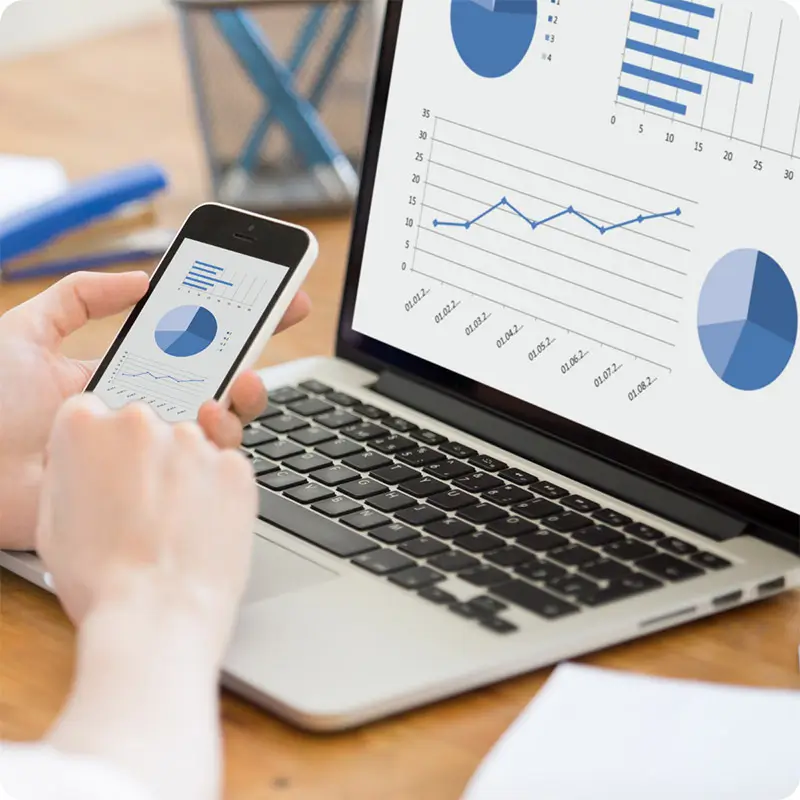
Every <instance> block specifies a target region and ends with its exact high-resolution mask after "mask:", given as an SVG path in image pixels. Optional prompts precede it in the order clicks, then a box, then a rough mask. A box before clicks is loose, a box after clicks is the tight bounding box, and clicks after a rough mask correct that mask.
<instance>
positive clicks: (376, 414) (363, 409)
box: [353, 403, 389, 419]
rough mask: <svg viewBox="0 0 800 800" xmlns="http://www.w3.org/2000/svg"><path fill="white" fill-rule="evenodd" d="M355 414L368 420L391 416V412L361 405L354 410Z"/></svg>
mask: <svg viewBox="0 0 800 800" xmlns="http://www.w3.org/2000/svg"><path fill="white" fill-rule="evenodd" d="M353 413H354V414H359V415H360V416H362V417H366V418H367V419H383V418H384V417H388V416H389V412H388V411H384V410H383V409H382V408H378V407H377V406H371V405H367V404H361V403H359V405H357V406H355V407H354V408H353Z"/></svg>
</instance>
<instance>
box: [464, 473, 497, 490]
mask: <svg viewBox="0 0 800 800" xmlns="http://www.w3.org/2000/svg"><path fill="white" fill-rule="evenodd" d="M455 485H456V486H458V487H459V488H460V489H463V490H464V491H465V492H472V493H473V494H480V493H481V492H488V491H489V489H496V488H497V487H498V486H502V485H503V481H501V480H499V479H498V478H495V476H494V475H488V474H487V473H485V472H474V473H473V474H472V475H466V476H465V477H463V478H459V479H458V480H457V481H455Z"/></svg>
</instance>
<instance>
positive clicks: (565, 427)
mask: <svg viewBox="0 0 800 800" xmlns="http://www.w3.org/2000/svg"><path fill="white" fill-rule="evenodd" d="M402 5H403V0H388V2H387V11H386V19H385V24H384V29H383V36H382V44H381V49H380V54H379V58H378V64H377V75H376V79H375V83H374V86H373V95H372V110H371V113H370V120H369V129H368V135H367V142H366V148H365V154H364V164H363V168H362V182H361V188H360V192H359V197H358V202H357V206H356V211H355V218H354V223H353V233H352V241H351V247H350V256H349V263H348V268H347V277H346V281H345V288H344V295H343V299H342V306H341V313H340V318H339V329H338V336H337V349H336V353H337V356H338V357H340V358H342V359H345V360H347V361H352V362H354V363H356V364H358V365H360V366H363V367H365V368H367V369H370V370H372V371H374V372H377V373H381V372H384V371H386V370H389V371H392V372H394V373H399V374H401V375H404V376H406V377H408V378H410V379H411V380H415V381H421V382H423V383H425V384H427V385H428V386H430V387H433V388H435V389H437V390H438V391H441V392H443V393H445V394H448V395H451V396H453V397H457V398H458V399H460V400H462V401H463V400H466V401H467V402H469V403H471V404H474V405H475V406H477V407H479V408H482V409H484V410H487V411H489V412H491V413H494V414H501V415H503V416H504V417H506V418H507V419H511V420H513V421H514V422H516V423H518V424H521V425H525V426H527V427H529V428H531V429H533V430H535V431H536V432H538V433H541V434H544V435H546V436H550V437H553V438H555V439H557V440H559V441H561V442H563V443H564V444H567V445H569V446H572V447H576V448H579V449H580V450H582V451H584V452H587V453H590V454H591V455H593V456H595V457H597V458H600V459H602V460H604V461H606V462H608V463H610V464H613V465H615V466H618V467H622V468H623V469H626V470H629V471H631V472H633V473H635V474H638V475H640V476H641V477H644V478H646V479H649V480H652V481H654V482H656V483H658V484H661V485H663V486H668V487H669V488H670V489H673V490H675V491H678V492H680V493H682V494H684V495H686V496H689V497H692V498H695V499H697V500H700V501H701V502H704V503H707V504H708V505H710V506H713V507H714V508H717V509H719V510H721V511H724V512H725V513H728V514H731V515H732V516H735V517H739V518H741V519H744V520H747V521H749V522H751V523H753V524H754V525H755V526H759V527H766V528H771V529H774V530H779V531H782V532H784V533H788V534H790V535H792V536H798V532H799V531H800V515H798V514H795V513H793V512H791V511H789V510H787V509H783V508H780V507H778V506H776V505H773V504H771V503H768V502H766V501H764V500H762V499H760V498H757V497H753V496H752V495H749V494H746V493H745V492H742V491H739V490H737V489H734V488H732V487H730V486H726V485H725V484H722V483H720V482H718V481H715V480H713V479H711V478H709V477H706V476H704V475H701V474H699V473H697V472H694V471H692V470H690V469H687V468H685V467H681V466H679V465H677V464H675V463H672V462H669V461H667V460H665V459H662V458H659V457H658V456H655V455H653V454H651V453H647V452H646V451H644V450H640V449H639V448H636V447H634V446H632V445H629V444H626V443H624V442H621V441H620V440H618V439H614V438H613V437H610V436H606V435H605V434H601V433H599V432H598V431H595V430H593V429H591V428H588V427H586V426H584V425H581V424H579V423H577V422H574V421H572V420H569V419H566V418H564V417H561V416H559V415H557V414H554V413H552V412H550V411H546V410H545V409H542V408H540V407H538V406H535V405H533V404H531V403H527V402H525V401H523V400H520V399H518V398H515V397H512V396H510V395H507V394H504V393H503V392H500V391H497V390H496V389H492V388H491V387H489V386H486V385H485V384H481V383H479V382H477V381H473V380H470V379H468V378H465V377H464V376H462V375H459V374H457V373H454V372H451V371H450V370H447V369H445V368H443V367H440V366H438V365H436V364H433V363H431V362H428V361H425V360H424V359H422V358H418V357H417V356H413V355H411V354H409V353H406V352H404V351H403V350H400V349H398V348H395V347H392V346H390V345H387V344H384V343H383V342H381V341H379V340H377V339H373V338H371V337H369V336H366V335H364V334H362V333H359V332H357V331H355V330H354V328H353V320H354V314H355V305H356V297H357V292H358V285H359V281H360V277H361V264H362V259H363V254H364V246H365V242H366V236H367V228H368V223H369V216H370V210H371V205H372V197H373V190H374V186H375V178H376V171H377V166H378V159H379V155H380V147H381V140H382V135H383V128H384V125H385V122H386V119H385V118H386V112H387V105H388V99H389V92H390V88H391V78H392V70H393V64H394V55H395V48H396V45H397V36H398V32H399V26H400V18H401V14H402ZM389 268H391V266H390V265H387V269H389Z"/></svg>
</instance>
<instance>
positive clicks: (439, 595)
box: [418, 586, 458, 606]
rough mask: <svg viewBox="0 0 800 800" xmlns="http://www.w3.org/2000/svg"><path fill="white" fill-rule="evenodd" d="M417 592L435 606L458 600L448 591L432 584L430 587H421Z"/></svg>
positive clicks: (449, 603)
mask: <svg viewBox="0 0 800 800" xmlns="http://www.w3.org/2000/svg"><path fill="white" fill-rule="evenodd" d="M418 594H419V596H420V597H421V598H423V600H429V601H430V602H431V603H435V604H436V605H437V606H450V605H452V604H453V603H457V602H458V598H456V597H455V596H454V595H452V594H450V592H446V591H444V589H439V588H437V587H436V586H432V587H431V588H430V589H423V590H422V591H421V592H419V593H418Z"/></svg>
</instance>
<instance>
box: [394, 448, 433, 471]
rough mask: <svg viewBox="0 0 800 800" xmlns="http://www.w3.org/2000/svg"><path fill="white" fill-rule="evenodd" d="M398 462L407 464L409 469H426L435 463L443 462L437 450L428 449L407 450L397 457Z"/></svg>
mask: <svg viewBox="0 0 800 800" xmlns="http://www.w3.org/2000/svg"><path fill="white" fill-rule="evenodd" d="M397 460H398V461H402V462H403V463H404V464H408V466H410V467H427V466H428V464H435V463H436V462H437V461H444V456H443V455H442V454H441V453H440V452H438V451H437V450H431V449H430V448H428V447H418V448H416V449H415V450H408V451H406V452H405V453H402V454H401V455H399V456H398V457H397Z"/></svg>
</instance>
